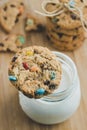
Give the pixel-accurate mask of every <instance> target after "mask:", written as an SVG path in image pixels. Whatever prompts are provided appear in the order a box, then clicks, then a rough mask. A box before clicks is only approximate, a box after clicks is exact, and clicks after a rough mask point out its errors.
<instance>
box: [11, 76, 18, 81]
mask: <svg viewBox="0 0 87 130" xmlns="http://www.w3.org/2000/svg"><path fill="white" fill-rule="evenodd" d="M9 80H10V81H16V80H17V78H16V77H15V76H12V75H11V76H9Z"/></svg>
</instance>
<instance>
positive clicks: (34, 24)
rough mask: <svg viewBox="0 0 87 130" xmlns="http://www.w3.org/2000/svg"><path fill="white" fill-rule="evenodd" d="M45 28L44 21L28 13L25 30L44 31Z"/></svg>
mask: <svg viewBox="0 0 87 130" xmlns="http://www.w3.org/2000/svg"><path fill="white" fill-rule="evenodd" d="M44 29H45V27H44V25H43V24H42V22H41V21H40V20H39V19H38V18H36V17H35V16H33V15H30V14H28V15H27V18H26V23H25V30H26V31H28V32H29V31H39V32H41V31H43V30H44Z"/></svg>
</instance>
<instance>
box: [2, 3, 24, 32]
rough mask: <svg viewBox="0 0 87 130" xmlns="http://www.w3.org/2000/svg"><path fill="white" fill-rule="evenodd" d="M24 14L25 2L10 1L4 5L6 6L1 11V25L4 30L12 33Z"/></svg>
mask: <svg viewBox="0 0 87 130" xmlns="http://www.w3.org/2000/svg"><path fill="white" fill-rule="evenodd" d="M23 12H24V3H23V2H20V1H17V2H16V1H10V2H8V3H6V4H4V6H3V7H1V9H0V24H1V26H2V27H3V29H4V30H5V31H7V32H10V31H11V30H12V29H13V27H14V26H15V24H16V23H17V22H18V21H19V17H20V16H21V15H22V14H23Z"/></svg>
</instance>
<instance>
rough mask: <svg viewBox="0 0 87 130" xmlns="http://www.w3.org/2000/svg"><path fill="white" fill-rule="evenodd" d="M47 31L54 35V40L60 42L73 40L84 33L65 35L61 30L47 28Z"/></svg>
mask: <svg viewBox="0 0 87 130" xmlns="http://www.w3.org/2000/svg"><path fill="white" fill-rule="evenodd" d="M47 31H48V33H49V34H50V35H51V36H52V37H54V38H55V39H56V40H58V41H61V42H73V41H74V40H76V39H78V37H79V35H83V34H84V33H81V34H79V35H72V36H69V35H65V34H64V33H61V32H55V31H54V30H51V29H48V30H47Z"/></svg>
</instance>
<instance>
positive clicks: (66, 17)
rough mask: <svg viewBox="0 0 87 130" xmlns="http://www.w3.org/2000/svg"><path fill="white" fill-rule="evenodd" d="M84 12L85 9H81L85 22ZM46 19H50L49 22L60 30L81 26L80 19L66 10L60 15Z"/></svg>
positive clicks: (86, 9) (86, 17)
mask: <svg viewBox="0 0 87 130" xmlns="http://www.w3.org/2000/svg"><path fill="white" fill-rule="evenodd" d="M64 2H65V1H64ZM68 2H69V1H68ZM78 3H79V2H78ZM80 3H81V1H80ZM81 4H83V3H81ZM81 4H80V5H81ZM80 5H78V6H80ZM86 12H87V8H86V6H85V7H84V8H83V18H85V19H86V20H87V15H86ZM48 18H49V19H50V21H51V22H52V23H53V24H55V25H56V26H59V27H60V28H63V29H75V28H78V27H79V26H82V23H81V20H80V17H79V16H78V15H76V14H75V13H73V12H72V11H70V10H68V9H66V8H65V11H64V12H63V13H61V14H59V15H57V16H53V17H48Z"/></svg>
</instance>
